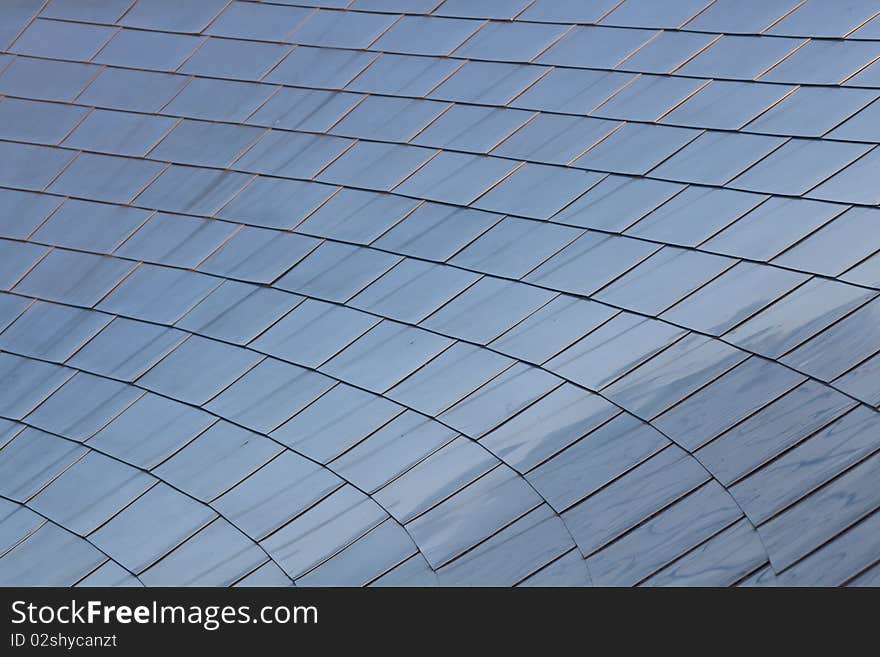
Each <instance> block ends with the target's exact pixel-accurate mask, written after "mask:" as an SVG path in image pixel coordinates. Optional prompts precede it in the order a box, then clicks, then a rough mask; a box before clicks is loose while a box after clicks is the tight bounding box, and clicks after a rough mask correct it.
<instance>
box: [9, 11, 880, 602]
mask: <svg viewBox="0 0 880 657" xmlns="http://www.w3.org/2000/svg"><path fill="white" fill-rule="evenodd" d="M878 16H880V2H878V1H877V0H870V1H867V2H866V1H865V0H858V1H856V0H806V1H803V2H801V1H799V0H749V1H748V2H743V1H742V0H714V1H711V0H668V1H664V2H656V1H655V0H623V1H620V0H591V1H590V2H586V1H581V0H479V1H475V0H445V1H441V0H353V1H350V0H324V1H321V0H312V2H309V1H308V0H302V1H300V0H297V1H296V2H286V1H285V0H273V1H272V2H259V3H258V2H251V1H239V0H233V1H228V0H201V1H200V2H191V3H179V2H177V1H176V0H136V1H134V0H100V1H99V2H79V1H78V0H51V1H49V2H44V1H43V0H19V1H17V2H14V3H2V4H0V47H2V48H3V49H4V50H3V52H2V54H0V94H2V100H0V289H2V292H0V331H2V333H0V418H2V419H0V584H7V585H8V584H24V585H80V586H88V585H108V584H122V585H132V584H144V585H148V586H150V585H195V584H200V585H211V586H226V585H236V586H247V585H290V584H296V585H376V586H379V585H433V584H439V585H475V584H476V585H498V586H509V585H574V586H580V585H591V584H592V585H774V584H777V583H780V584H785V585H841V584H848V585H859V584H872V583H875V584H876V583H880V566H878V560H880V512H878V509H880V486H878V485H877V481H878V477H880V452H878V450H880V415H878V405H880V299H878V298H877V296H878V290H880V209H878V208H877V207H876V206H877V205H878V203H880V186H878V185H877V180H878V179H880V149H878V148H877V144H878V142H880V100H878V97H880V17H878Z"/></svg>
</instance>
